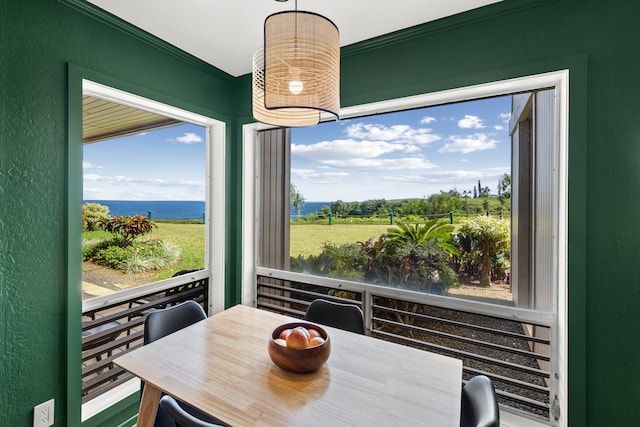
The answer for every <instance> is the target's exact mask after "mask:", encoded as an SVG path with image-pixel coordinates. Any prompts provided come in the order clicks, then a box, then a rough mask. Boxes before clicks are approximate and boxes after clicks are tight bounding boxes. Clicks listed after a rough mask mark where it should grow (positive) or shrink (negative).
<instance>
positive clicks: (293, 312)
mask: <svg viewBox="0 0 640 427" xmlns="http://www.w3.org/2000/svg"><path fill="white" fill-rule="evenodd" d="M316 298H325V299H329V300H332V301H337V302H349V303H353V304H357V305H358V306H360V307H361V308H362V310H363V312H364V315H365V322H366V326H367V334H369V335H371V336H373V337H377V338H380V339H385V340H389V341H393V342H397V343H400V344H403V345H407V346H411V347H415V348H420V349H424V350H428V351H431V352H435V353H439V354H443V355H447V356H451V357H455V358H458V359H461V360H462V361H463V365H464V369H463V383H466V381H468V380H469V379H470V378H471V377H473V376H475V375H480V374H482V375H487V376H488V377H490V378H491V379H492V380H493V382H494V384H495V387H496V392H497V395H498V400H499V402H500V404H501V406H502V407H503V408H509V409H510V410H513V411H515V412H518V413H525V414H527V415H531V416H534V417H536V418H538V419H540V420H543V421H549V417H550V402H551V398H550V396H551V389H550V381H549V380H550V375H551V373H550V366H552V360H551V357H550V355H551V354H552V352H551V350H552V349H551V343H552V340H551V333H552V331H553V330H554V325H555V320H554V318H553V316H552V315H550V314H549V313H542V312H535V311H530V310H522V309H517V308H514V307H497V306H492V305H490V304H484V303H478V302H474V301H461V300H454V299H453V298H449V297H442V296H437V295H428V294H422V293H417V292H412V291H407V290H403V289H396V288H389V287H384V286H374V285H364V284H360V283H354V282H345V281H337V280H332V279H327V278H318V277H314V276H308V275H303V274H297V273H291V272H284V271H280V270H272V269H266V268H258V275H257V301H256V303H257V306H258V307H259V308H262V309H266V310H271V311H276V312H279V313H282V314H286V315H289V316H293V317H298V318H302V317H303V316H304V313H305V312H306V309H307V307H308V305H309V303H310V302H311V301H313V300H314V299H316Z"/></svg>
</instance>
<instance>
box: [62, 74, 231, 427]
mask: <svg viewBox="0 0 640 427" xmlns="http://www.w3.org/2000/svg"><path fill="white" fill-rule="evenodd" d="M82 86H83V135H82V136H83V142H84V144H83V147H84V149H83V150H82V151H83V154H84V155H83V159H82V160H83V165H82V166H83V169H84V177H83V184H84V185H83V187H84V197H83V199H84V200H83V202H84V203H83V205H84V206H85V207H86V206H87V202H98V204H99V205H102V206H108V208H109V215H108V217H107V216H104V217H103V218H88V217H87V216H84V218H83V222H84V227H85V228H87V227H88V226H87V221H88V220H95V221H96V222H97V221H102V222H103V223H106V224H115V225H114V226H113V227H112V229H113V230H116V231H114V232H111V233H110V234H111V235H107V234H109V233H106V232H105V231H103V230H94V231H86V230H85V233H84V234H85V236H84V237H85V240H86V239H91V238H95V239H96V240H98V239H101V240H106V241H109V240H114V239H115V240H118V239H120V240H122V239H128V240H129V241H128V242H126V243H127V244H122V245H119V246H120V247H119V248H118V247H116V248H112V247H111V246H112V245H105V248H106V252H116V250H119V249H125V250H128V251H131V252H134V253H135V257H134V258H136V257H137V258H142V257H141V254H142V253H144V250H145V246H148V247H152V249H153V248H154V247H155V246H154V245H155V243H156V242H157V241H156V240H151V241H145V240H147V235H150V236H151V238H152V239H161V240H163V241H166V242H170V243H171V244H172V245H173V246H177V247H178V249H179V253H178V254H177V256H176V257H174V258H173V259H171V260H169V261H170V262H169V265H165V266H160V268H151V269H149V270H148V271H145V272H142V273H136V271H139V269H140V266H138V267H136V266H135V265H134V266H133V271H129V272H127V273H121V272H118V271H110V270H109V269H108V267H104V266H100V265H99V264H98V262H94V263H92V264H91V267H87V268H98V267H100V268H101V269H104V270H105V271H108V273H109V275H108V276H105V277H117V282H107V283H104V282H105V281H106V280H102V281H101V280H96V278H99V277H100V276H97V275H95V274H94V275H93V276H92V275H91V272H89V271H87V270H86V269H85V268H83V281H84V283H83V291H84V292H83V301H82V316H83V325H82V331H83V338H82V340H83V341H82V360H81V361H80V356H78V355H76V354H73V355H71V354H70V356H69V360H70V362H69V366H70V369H71V370H72V371H73V373H74V377H73V378H76V377H75V373H76V372H77V371H76V369H77V370H78V371H79V370H80V369H82V373H81V383H82V386H81V391H80V384H79V382H80V381H73V380H72V382H71V383H70V387H69V390H70V392H69V393H70V400H71V401H76V399H77V398H78V396H80V394H82V403H83V404H82V409H81V413H80V414H79V415H78V416H79V418H80V419H81V420H82V421H85V420H87V419H89V418H91V417H92V416H93V415H95V414H97V413H99V412H101V411H102V410H104V409H106V408H108V407H109V406H111V405H114V404H116V403H117V402H120V401H121V400H122V399H124V398H126V397H128V396H131V395H132V394H133V393H136V392H138V391H139V385H138V384H137V382H136V380H131V379H130V376H129V377H128V376H127V374H126V373H124V372H122V371H120V370H118V368H117V367H115V365H113V363H111V360H112V359H113V358H115V357H117V355H118V354H120V353H121V352H122V351H126V349H131V348H133V347H135V346H137V345H141V335H140V334H141V327H140V325H141V324H142V317H143V316H141V315H140V314H141V313H142V312H141V313H132V312H131V309H132V307H133V308H134V309H138V308H141V309H144V308H145V307H146V306H147V305H150V304H151V305H152V304H155V303H156V302H155V301H156V299H157V302H158V304H160V303H161V302H162V300H163V298H164V299H166V300H167V301H168V300H169V299H172V298H173V299H175V298H180V297H179V296H178V297H176V296H175V292H174V290H178V289H184V287H181V285H184V284H185V283H189V282H194V281H195V282H196V283H200V282H201V281H202V283H204V281H206V282H207V283H208V284H209V285H208V286H207V287H206V291H203V292H201V289H202V287H200V289H196V291H197V292H194V295H195V294H196V293H197V294H198V295H197V296H198V297H199V298H200V300H201V303H202V304H203V305H204V306H205V307H206V308H207V309H208V312H209V313H214V312H218V311H221V310H223V309H224V283H225V280H224V268H223V266H224V240H225V239H224V223H225V221H224V209H225V208H224V188H225V183H224V145H225V144H224V141H225V139H224V138H225V136H224V132H225V126H224V124H223V123H222V122H218V121H216V120H213V119H210V118H207V117H204V116H201V115H199V114H195V113H191V112H188V111H184V110H180V109H178V108H174V107H171V106H169V105H166V104H162V103H159V102H156V101H152V100H149V99H145V98H141V97H138V96H135V95H132V94H129V93H125V92H122V91H119V90H117V89H113V88H110V87H106V86H103V85H101V84H98V83H94V82H90V81H87V80H83V85H82ZM73 111H75V110H73ZM74 136H79V135H74ZM70 139H71V140H72V141H77V140H78V139H79V138H73V137H72V138H70ZM74 150H76V147H73V148H72V149H70V151H74ZM71 158H73V159H75V158H78V157H76V155H75V153H74V154H73V155H71ZM74 174H75V173H74ZM114 199H115V202H114ZM94 208H96V206H94ZM97 208H98V209H97V211H98V212H100V211H103V212H104V210H103V209H101V208H100V206H97ZM77 209H78V211H79V210H80V206H79V204H78V206H77ZM136 214H140V215H142V216H144V217H149V218H147V219H150V220H151V221H152V222H154V223H156V225H157V226H155V227H152V228H151V232H150V233H142V235H141V236H135V235H136V233H135V230H136V229H148V228H149V227H148V226H147V225H145V224H147V219H138V220H136V221H137V222H133V223H131V224H129V225H128V227H130V228H131V229H134V232H129V233H128V235H127V233H122V232H120V233H119V234H118V233H117V229H118V226H119V225H122V224H123V223H124V222H125V221H124V220H122V219H121V220H120V222H117V221H115V222H114V217H115V216H116V215H118V216H123V217H131V216H135V215H136ZM74 217H75V216H74ZM73 225H74V224H73V223H72V222H70V228H71V227H72V226H73ZM95 225H96V224H94V227H93V228H97V227H95ZM191 227H193V230H191V229H190V230H189V231H188V232H187V231H185V230H186V229H187V228H191ZM80 228H81V226H80V222H79V221H78V224H77V225H76V228H74V231H73V232H70V233H71V234H72V235H76V236H77V235H78V234H77V230H79V229H80ZM147 231H148V230H147ZM92 233H94V235H92ZM105 235H106V236H105ZM138 241H140V244H139V245H137V244H136V243H137V242H138ZM85 243H87V242H85ZM92 243H93V242H88V244H85V245H84V247H83V252H84V254H83V255H85V256H86V253H87V252H88V248H87V246H91V245H92ZM96 245H97V246H98V245H100V243H99V242H97V243H96ZM169 249H170V248H169ZM163 251H164V252H169V250H168V249H167V248H166V247H164V248H163ZM70 253H71V252H70ZM79 255H80V254H78V257H77V258H76V257H74V259H75V260H76V262H78V263H80V262H82V261H81V258H80V256H79ZM162 256H165V254H162ZM115 258H116V257H115V256H113V254H107V255H105V256H104V257H103V258H101V261H105V260H106V261H109V260H110V259H115ZM134 261H136V262H144V261H145V260H144V259H142V260H141V259H137V260H136V259H134ZM153 262H155V261H153ZM70 264H71V263H70ZM107 264H108V262H107ZM157 266H158V265H156V267H157ZM142 267H148V266H145V265H142ZM151 267H154V266H153V265H152V266H151ZM184 270H187V271H189V273H188V274H185V275H177V274H176V272H182V273H184ZM136 276H137V277H136ZM132 277H135V279H134V280H132ZM90 280H91V282H93V283H87V282H89V281H90ZM74 285H75V283H71V284H70V286H71V287H73V286H74ZM96 288H101V289H99V290H100V291H101V292H99V293H91V292H92V291H93V290H95V289H96ZM191 290H193V289H191ZM70 295H76V294H75V293H74V292H70ZM147 297H150V298H148V299H147ZM70 298H72V297H70ZM71 303H73V304H76V303H77V302H76V301H75V300H72V301H70V304H71ZM142 314H143V313H142ZM103 316H109V318H110V319H111V318H112V319H111V320H112V321H110V322H109V323H106V324H103V323H104V321H103V320H104V319H103V320H101V318H102V317H103ZM78 317H79V316H78ZM78 317H75V319H77V318H78ZM94 326H96V327H97V329H95V328H94ZM71 329H73V328H70V330H71ZM73 331H75V329H73ZM73 331H72V332H70V340H73V342H76V341H75V340H77V339H79V336H80V334H79V333H73ZM89 332H91V333H89ZM112 332H113V334H112ZM76 361H77V362H76ZM81 362H82V363H81ZM79 377H80V375H79ZM70 378H71V377H70ZM70 416H71V417H72V418H74V417H75V414H71V415H70Z"/></svg>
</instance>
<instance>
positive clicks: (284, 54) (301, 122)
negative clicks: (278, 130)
mask: <svg viewBox="0 0 640 427" xmlns="http://www.w3.org/2000/svg"><path fill="white" fill-rule="evenodd" d="M252 90H253V102H252V103H253V115H254V117H255V118H256V119H257V120H259V121H261V122H263V123H268V124H272V125H276V126H313V125H315V124H317V123H319V121H320V113H321V112H323V111H325V112H328V113H331V114H333V115H334V116H335V117H336V118H337V119H339V118H340V35H339V31H338V28H337V27H336V25H335V24H334V23H333V22H331V21H330V20H329V19H327V18H325V17H324V16H322V15H318V14H317V13H312V12H305V11H298V6H297V1H296V8H295V11H286V12H278V13H274V14H272V15H269V16H268V17H267V19H266V20H265V22H264V46H263V48H262V49H259V50H258V52H256V54H255V55H254V57H253V81H252Z"/></svg>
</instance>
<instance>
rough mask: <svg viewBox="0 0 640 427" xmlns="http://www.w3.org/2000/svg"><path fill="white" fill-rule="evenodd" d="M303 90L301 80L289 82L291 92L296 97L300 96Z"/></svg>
mask: <svg viewBox="0 0 640 427" xmlns="http://www.w3.org/2000/svg"><path fill="white" fill-rule="evenodd" d="M302 89H303V84H302V82H301V81H300V80H291V81H290V82H289V92H291V93H292V94H294V95H298V94H299V93H300V92H302Z"/></svg>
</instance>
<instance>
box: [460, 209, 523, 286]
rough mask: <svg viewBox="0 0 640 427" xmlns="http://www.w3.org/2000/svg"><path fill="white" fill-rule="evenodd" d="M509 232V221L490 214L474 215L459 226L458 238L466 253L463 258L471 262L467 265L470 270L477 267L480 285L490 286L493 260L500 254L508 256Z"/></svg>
mask: <svg viewBox="0 0 640 427" xmlns="http://www.w3.org/2000/svg"><path fill="white" fill-rule="evenodd" d="M510 237H511V233H510V230H509V222H508V221H507V220H504V219H499V218H495V217H490V216H476V217H472V218H468V219H466V220H465V221H464V222H463V223H462V225H461V226H460V230H459V235H458V240H459V242H460V247H461V249H462V250H463V252H465V253H466V254H464V255H463V258H465V255H466V258H467V259H468V261H467V262H470V263H473V265H472V266H467V268H468V269H469V270H471V271H475V270H476V269H479V276H480V286H483V287H489V286H491V270H492V268H493V260H494V259H496V257H498V256H499V255H500V254H502V255H503V256H504V257H508V254H509V247H510V243H511V242H510Z"/></svg>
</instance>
